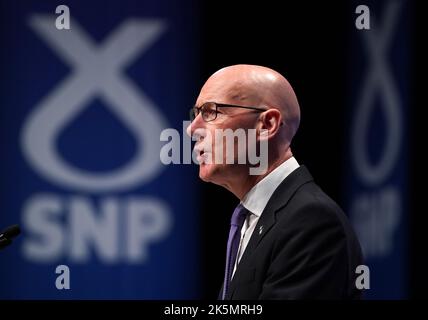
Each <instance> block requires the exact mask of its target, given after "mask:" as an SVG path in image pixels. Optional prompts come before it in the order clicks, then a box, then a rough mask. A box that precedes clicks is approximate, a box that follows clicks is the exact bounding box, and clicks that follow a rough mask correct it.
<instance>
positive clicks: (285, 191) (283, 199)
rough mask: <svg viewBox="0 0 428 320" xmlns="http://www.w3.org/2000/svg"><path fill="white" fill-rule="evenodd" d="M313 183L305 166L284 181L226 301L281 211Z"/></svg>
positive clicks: (272, 198) (257, 228) (268, 209)
mask: <svg viewBox="0 0 428 320" xmlns="http://www.w3.org/2000/svg"><path fill="white" fill-rule="evenodd" d="M309 181H313V178H312V176H311V174H310V173H309V171H308V169H307V168H306V167H305V166H300V167H299V168H297V169H296V170H294V171H293V172H292V173H290V175H289V176H287V178H285V179H284V181H282V182H281V184H280V185H279V186H278V188H277V189H276V190H275V192H274V193H273V194H272V197H271V198H270V199H269V201H268V203H267V205H266V207H265V209H264V210H263V213H262V214H261V216H260V218H259V221H258V222H257V225H256V227H255V228H254V231H253V234H252V235H251V238H250V241H249V242H248V245H247V247H246V248H245V251H244V254H243V255H242V258H241V260H240V262H239V264H238V266H237V268H236V271H235V275H234V277H233V279H232V281H231V283H230V289H229V292H228V294H227V297H226V299H230V298H231V297H232V296H233V293H234V291H235V289H236V284H237V282H238V280H239V275H240V273H239V271H240V268H239V267H240V266H245V265H246V264H247V261H248V260H249V259H250V257H251V256H252V254H253V252H254V250H255V249H256V248H257V246H258V245H259V243H260V241H261V240H262V239H263V238H264V237H265V236H266V234H267V233H268V232H269V231H270V230H271V229H272V227H273V226H274V225H275V222H276V218H277V217H276V214H277V211H279V209H281V208H283V207H284V206H285V205H286V204H287V203H288V201H289V200H290V199H291V198H292V196H293V195H294V193H295V192H296V191H297V189H298V188H299V187H300V186H302V185H303V184H305V183H307V182H309Z"/></svg>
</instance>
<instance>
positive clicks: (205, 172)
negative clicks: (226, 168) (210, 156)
mask: <svg viewBox="0 0 428 320" xmlns="http://www.w3.org/2000/svg"><path fill="white" fill-rule="evenodd" d="M216 172H218V168H217V166H216V165H214V164H205V163H202V164H200V165H199V178H200V179H201V180H202V181H204V182H212V183H216V181H215V180H216V179H215V175H216Z"/></svg>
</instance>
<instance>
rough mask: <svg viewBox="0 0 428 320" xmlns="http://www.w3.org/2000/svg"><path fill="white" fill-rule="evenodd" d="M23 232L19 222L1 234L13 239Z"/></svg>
mask: <svg viewBox="0 0 428 320" xmlns="http://www.w3.org/2000/svg"><path fill="white" fill-rule="evenodd" d="M20 233H21V228H19V226H18V225H17V224H14V225H12V226H9V227H7V228H6V229H5V230H4V231H3V232H2V233H1V234H2V235H3V237H4V238H7V239H13V238H15V237H16V236H17V235H19V234H20Z"/></svg>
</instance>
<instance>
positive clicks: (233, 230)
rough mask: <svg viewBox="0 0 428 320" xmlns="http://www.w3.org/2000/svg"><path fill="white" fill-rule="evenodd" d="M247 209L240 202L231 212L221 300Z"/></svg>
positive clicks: (227, 286) (231, 270) (228, 280)
mask: <svg viewBox="0 0 428 320" xmlns="http://www.w3.org/2000/svg"><path fill="white" fill-rule="evenodd" d="M247 213H248V210H247V209H245V207H244V206H243V205H242V204H239V205H238V206H237V207H236V209H235V211H234V212H233V215H232V219H231V221H230V232H229V240H228V241H227V252H226V271H225V273H224V284H223V294H222V300H224V299H225V297H226V294H227V292H228V290H229V285H230V280H231V278H232V273H233V267H234V265H235V259H236V255H237V253H238V247H239V241H240V240H241V228H242V225H243V224H244V221H245V218H246V216H247Z"/></svg>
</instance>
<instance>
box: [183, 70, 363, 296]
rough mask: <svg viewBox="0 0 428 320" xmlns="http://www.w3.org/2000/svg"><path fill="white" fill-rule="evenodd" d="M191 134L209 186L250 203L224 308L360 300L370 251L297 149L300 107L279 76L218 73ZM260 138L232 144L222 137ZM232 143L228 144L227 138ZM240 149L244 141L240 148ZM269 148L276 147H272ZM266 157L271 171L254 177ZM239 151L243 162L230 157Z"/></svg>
mask: <svg viewBox="0 0 428 320" xmlns="http://www.w3.org/2000/svg"><path fill="white" fill-rule="evenodd" d="M191 117H192V123H191V125H190V126H189V127H188V128H187V132H188V134H189V135H191V136H192V137H193V138H194V139H195V140H196V141H197V142H196V144H195V148H194V152H195V153H196V155H197V159H198V162H199V166H200V167H199V176H200V178H201V179H202V180H204V181H207V182H212V183H215V184H218V185H221V186H223V187H225V188H226V189H228V190H229V191H230V192H232V193H233V194H235V195H236V196H237V197H238V198H239V199H240V204H239V205H238V207H237V208H236V209H235V211H234V213H233V214H232V218H231V229H230V233H229V239H228V246H227V253H226V267H225V276H224V283H223V287H222V289H221V292H220V296H219V297H220V298H221V299H356V298H359V297H360V295H361V292H360V291H359V290H358V289H357V288H356V286H355V269H356V267H357V266H358V265H360V264H362V256H361V249H360V245H359V243H358V240H357V238H356V237H355V234H354V232H353V230H352V228H351V226H350V224H349V222H348V221H347V218H346V216H345V214H344V213H343V212H342V210H341V209H340V208H339V207H338V205H337V204H336V203H335V202H334V201H333V200H332V199H330V198H329V197H328V196H327V195H326V194H325V193H324V192H323V191H322V190H321V189H320V187H318V186H317V185H316V184H315V182H314V180H313V178H312V176H311V174H310V173H309V171H308V170H307V168H306V167H305V166H300V165H299V163H298V162H297V160H296V159H295V158H294V156H293V154H292V152H291V148H290V144H291V141H292V139H293V137H294V135H295V133H296V131H297V129H298V127H299V123H300V107H299V104H298V101H297V98H296V95H295V93H294V90H293V89H292V87H291V85H290V84H289V83H288V81H287V80H286V79H285V78H284V77H283V76H282V75H281V74H279V73H277V72H276V71H274V70H272V69H269V68H266V67H261V66H253V65H235V66H230V67H226V68H223V69H221V70H219V71H217V72H216V73H214V74H213V75H212V76H211V77H210V78H209V79H208V80H207V82H206V83H205V85H204V86H203V88H202V90H201V92H200V94H199V97H198V99H197V101H196V105H195V107H194V108H192V110H191ZM227 129H229V130H232V131H233V132H238V131H239V130H240V131H241V133H242V132H247V133H248V132H250V131H251V130H255V131H256V137H257V139H256V142H255V143H253V145H251V141H250V139H248V140H245V142H246V143H245V150H244V152H245V156H246V160H248V161H246V162H243V161H241V160H239V156H240V155H242V152H243V151H242V148H241V147H242V146H240V143H239V137H238V139H235V138H234V139H233V140H232V143H231V144H229V145H227V141H226V145H225V144H224V140H225V139H226V138H225V136H222V135H218V133H219V132H220V133H222V132H225V131H226V130H227ZM226 140H227V139H226ZM237 140H238V141H237ZM263 144H266V145H267V148H266V149H265V148H263ZM254 150H257V151H258V152H259V153H260V156H261V158H260V166H262V162H263V161H264V162H265V163H266V168H265V170H262V171H260V172H259V173H258V174H252V173H251V169H254V162H253V161H251V160H249V156H250V155H251V154H253V153H252V152H251V151H254ZM230 152H232V158H233V161H228V160H227V156H230Z"/></svg>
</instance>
